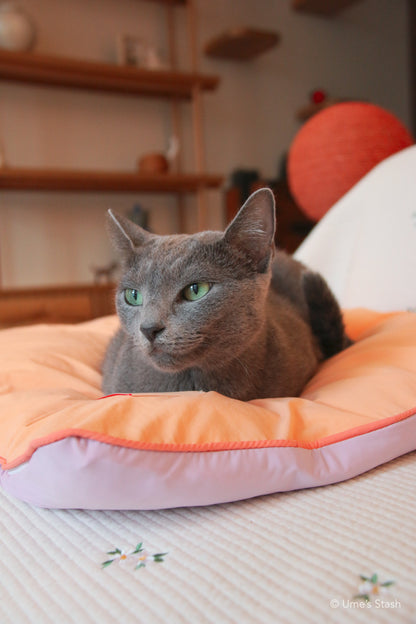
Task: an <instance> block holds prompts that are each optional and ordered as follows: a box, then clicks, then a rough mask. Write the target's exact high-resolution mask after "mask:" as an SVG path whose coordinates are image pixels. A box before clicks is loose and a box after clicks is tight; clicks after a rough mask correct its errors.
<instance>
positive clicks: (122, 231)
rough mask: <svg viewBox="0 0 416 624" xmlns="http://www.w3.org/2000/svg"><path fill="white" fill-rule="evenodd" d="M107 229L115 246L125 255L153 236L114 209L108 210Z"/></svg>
mask: <svg viewBox="0 0 416 624" xmlns="http://www.w3.org/2000/svg"><path fill="white" fill-rule="evenodd" d="M107 230H108V234H109V236H110V240H111V242H112V243H113V245H114V247H115V248H116V249H117V251H119V252H120V253H121V254H122V255H124V256H128V255H130V254H131V253H133V252H134V251H136V249H137V248H138V247H140V246H141V245H143V244H144V243H145V242H146V240H148V239H149V237H150V236H151V234H149V233H148V232H146V230H143V228H141V227H140V226H139V225H136V224H135V223H133V222H132V221H130V220H129V219H127V218H126V217H123V216H121V215H119V214H115V213H114V212H113V211H112V210H109V211H108V212H107Z"/></svg>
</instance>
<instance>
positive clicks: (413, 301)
mask: <svg viewBox="0 0 416 624" xmlns="http://www.w3.org/2000/svg"><path fill="white" fill-rule="evenodd" d="M322 184H325V180H322ZM294 255H295V257H296V258H297V259H298V260H300V261H302V262H304V263H305V264H307V265H308V266H309V267H310V268H312V269H314V270H316V271H319V272H320V273H321V274H322V275H323V276H324V277H325V278H326V280H327V281H328V284H329V285H330V287H331V288H332V290H333V292H334V294H335V295H336V297H337V298H338V300H339V302H340V304H341V306H342V307H343V308H352V307H366V308H371V309H373V310H379V311H383V312H387V311H393V310H406V309H407V310H409V309H411V310H415V311H416V145H412V146H411V147H408V148H406V149H404V150H402V151H400V152H398V153H396V154H394V155H393V156H390V157H389V158H386V159H385V160H383V161H382V162H381V163H380V164H379V165H377V166H376V167H374V169H372V170H371V171H370V172H369V173H368V174H367V175H366V176H365V177H364V178H362V179H361V180H360V181H359V182H358V183H357V184H356V185H355V186H354V187H353V188H352V189H351V190H350V191H348V193H346V195H344V197H342V198H341V199H340V200H339V201H338V202H337V203H336V204H334V206H333V207H332V208H331V209H330V210H329V211H328V212H327V213H326V215H325V216H324V217H323V218H322V219H321V221H320V222H319V223H318V224H317V225H316V226H315V227H314V229H313V230H312V232H311V233H310V234H309V236H308V237H307V238H306V239H305V240H304V242H303V243H302V245H301V246H300V247H299V248H298V250H297V251H296V252H295V254H294Z"/></svg>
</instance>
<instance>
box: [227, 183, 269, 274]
mask: <svg viewBox="0 0 416 624" xmlns="http://www.w3.org/2000/svg"><path fill="white" fill-rule="evenodd" d="M275 229H276V210H275V201H274V195H273V193H272V191H271V190H270V189H268V188H262V189H260V190H258V191H256V192H255V193H253V194H252V195H250V197H249V198H248V199H247V201H246V202H245V204H244V205H243V206H242V208H240V211H239V212H238V214H237V216H236V217H235V218H234V219H233V221H231V223H230V225H229V226H228V228H227V229H226V230H225V234H224V239H225V241H226V242H227V243H229V244H230V245H233V246H235V247H237V248H238V249H242V250H244V252H245V253H246V254H247V255H249V256H250V257H251V258H252V259H253V260H254V261H255V262H256V263H257V267H258V271H259V272H260V273H262V272H264V271H266V270H267V268H268V266H269V262H270V259H271V257H272V254H273V252H274V233H275Z"/></svg>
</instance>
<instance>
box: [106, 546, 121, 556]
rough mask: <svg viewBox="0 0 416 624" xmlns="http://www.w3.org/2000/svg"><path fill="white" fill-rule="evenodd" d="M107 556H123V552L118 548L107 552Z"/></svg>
mask: <svg viewBox="0 0 416 624" xmlns="http://www.w3.org/2000/svg"><path fill="white" fill-rule="evenodd" d="M107 555H121V550H120V549H119V548H116V549H115V550H109V551H108V552H107Z"/></svg>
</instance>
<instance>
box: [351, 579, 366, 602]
mask: <svg viewBox="0 0 416 624" xmlns="http://www.w3.org/2000/svg"><path fill="white" fill-rule="evenodd" d="M363 580H364V579H363ZM353 598H354V600H365V602H370V596H369V595H368V594H356V595H355V596H353Z"/></svg>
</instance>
